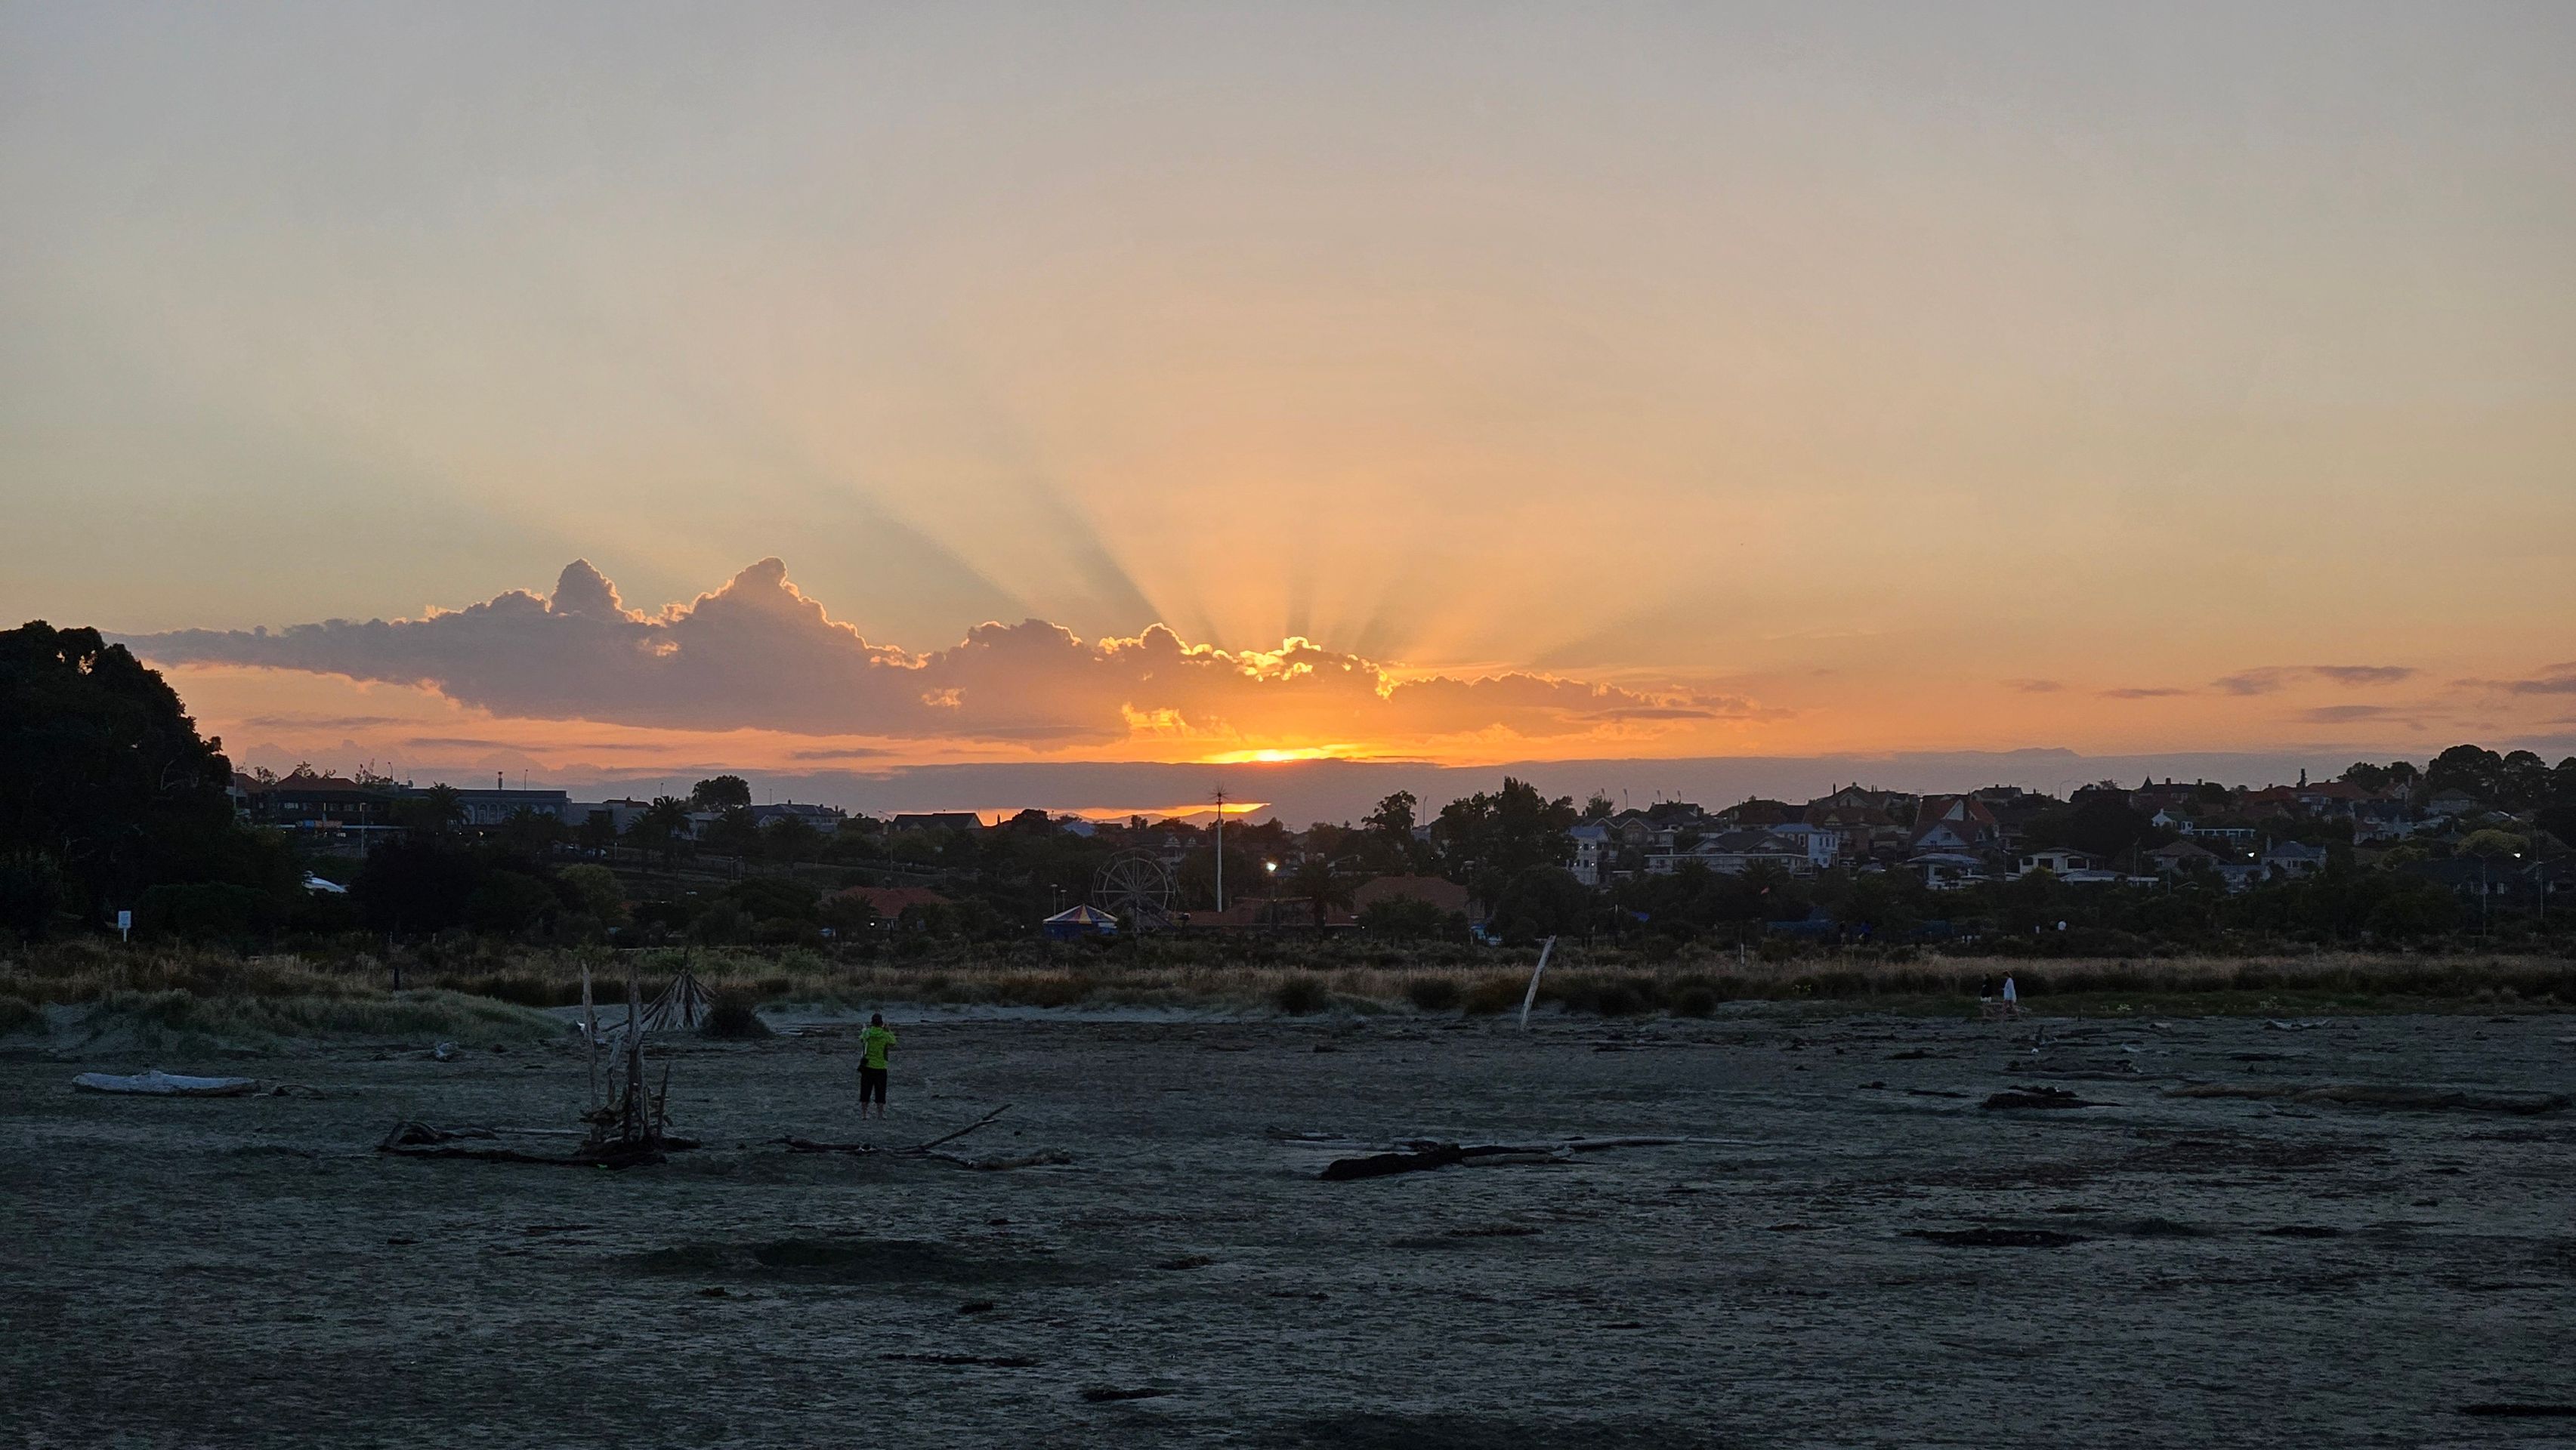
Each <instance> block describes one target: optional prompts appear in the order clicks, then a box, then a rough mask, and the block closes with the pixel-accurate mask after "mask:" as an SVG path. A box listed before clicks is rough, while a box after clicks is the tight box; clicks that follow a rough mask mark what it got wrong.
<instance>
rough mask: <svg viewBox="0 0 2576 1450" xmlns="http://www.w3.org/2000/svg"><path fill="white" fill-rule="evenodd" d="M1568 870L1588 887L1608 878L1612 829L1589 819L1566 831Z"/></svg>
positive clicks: (1566, 865) (1566, 863)
mask: <svg viewBox="0 0 2576 1450" xmlns="http://www.w3.org/2000/svg"><path fill="white" fill-rule="evenodd" d="M1565 842H1566V851H1567V856H1566V862H1565V869H1566V870H1567V871H1569V872H1572V873H1573V875H1574V879H1575V880H1577V881H1580V882H1582V883H1583V884H1584V885H1586V886H1598V885H1600V884H1601V883H1602V882H1603V881H1605V880H1607V879H1608V875H1609V870H1610V858H1611V855H1612V854H1613V852H1612V848H1611V845H1610V828H1609V827H1608V826H1606V825H1603V824H1601V823H1600V822H1598V821H1586V822H1584V823H1583V824H1582V825H1579V826H1575V827H1573V828H1571V829H1570V830H1568V831H1567V832H1566V833H1565Z"/></svg>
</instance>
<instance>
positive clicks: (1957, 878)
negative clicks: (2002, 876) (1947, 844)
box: [1905, 851, 1994, 891]
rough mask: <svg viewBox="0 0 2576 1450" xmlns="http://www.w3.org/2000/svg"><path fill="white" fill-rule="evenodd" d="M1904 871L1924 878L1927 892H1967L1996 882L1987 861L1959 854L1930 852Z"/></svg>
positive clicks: (1978, 857) (1906, 864)
mask: <svg viewBox="0 0 2576 1450" xmlns="http://www.w3.org/2000/svg"><path fill="white" fill-rule="evenodd" d="M1905 869H1907V870H1909V871H1912V872H1914V873H1915V874H1916V875H1918V876H1920V877H1922V878H1923V887H1924V889H1925V890H1927V891H1965V890H1967V889H1968V888H1969V887H1971V886H1982V885H1984V884H1985V883H1986V882H1988V881H1992V880H1993V879H1994V877H1993V876H1992V875H1990V874H1988V872H1987V870H1986V862H1985V858H1984V857H1982V856H1971V855H1968V854H1966V853H1964V852H1959V851H1927V852H1925V853H1924V854H1922V855H1920V856H1915V857H1912V858H1911V859H1909V860H1907V861H1906V863H1905Z"/></svg>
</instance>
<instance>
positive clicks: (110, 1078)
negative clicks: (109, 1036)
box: [72, 1067, 322, 1098]
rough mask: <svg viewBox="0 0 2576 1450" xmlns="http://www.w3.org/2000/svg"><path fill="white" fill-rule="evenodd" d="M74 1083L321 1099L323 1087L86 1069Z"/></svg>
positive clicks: (171, 1094)
mask: <svg viewBox="0 0 2576 1450" xmlns="http://www.w3.org/2000/svg"><path fill="white" fill-rule="evenodd" d="M72 1086H73V1088H75V1089H76V1090H78V1091H81V1092H85V1093H118V1094H123V1095H125V1096H128V1097H141V1098H248V1097H270V1098H318V1097H320V1096H322V1090H321V1089H320V1088H312V1087H306V1086H305V1085H304V1084H302V1083H300V1082H268V1081H265V1080H263V1079H260V1078H255V1077H188V1076H185V1075H182V1074H180V1073H174V1072H163V1071H162V1070H161V1069H159V1068H157V1067H156V1068H153V1069H152V1070H150V1071H149V1072H138V1073H130V1074H128V1073H113V1072H85V1073H82V1074H80V1075H79V1076H78V1077H75V1078H73V1079H72Z"/></svg>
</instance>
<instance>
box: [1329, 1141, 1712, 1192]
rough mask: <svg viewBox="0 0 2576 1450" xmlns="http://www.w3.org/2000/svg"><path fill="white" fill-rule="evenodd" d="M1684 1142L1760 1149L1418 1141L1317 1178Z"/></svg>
mask: <svg viewBox="0 0 2576 1450" xmlns="http://www.w3.org/2000/svg"><path fill="white" fill-rule="evenodd" d="M1684 1144H1715V1145H1719V1146H1723V1147H1730V1148H1748V1147H1753V1146H1756V1145H1754V1144H1753V1143H1751V1142H1749V1141H1747V1140H1745V1139H1741V1138H1687V1137H1685V1138H1569V1139H1566V1140H1565V1141H1563V1142H1557V1143H1472V1144H1459V1143H1436V1142H1413V1143H1407V1144H1405V1145H1404V1146H1402V1147H1400V1148H1398V1149H1396V1150H1395V1151H1394V1152H1390V1153H1368V1154H1363V1155H1361V1156H1360V1157H1357V1158H1336V1159H1334V1160H1333V1161H1332V1162H1330V1163H1327V1164H1325V1165H1324V1170H1323V1171H1322V1172H1321V1173H1318V1174H1317V1175H1315V1176H1316V1177H1318V1178H1321V1179H1322V1180H1324V1181H1325V1182H1327V1183H1348V1182H1352V1181H1354V1180H1356V1179H1361V1178H1385V1177H1389V1176H1391V1175H1394V1174H1397V1173H1422V1172H1428V1171H1430V1170H1432V1169H1435V1168H1447V1167H1449V1166H1451V1165H1453V1164H1474V1165H1488V1166H1499V1165H1503V1164H1513V1163H1567V1162H1571V1161H1573V1159H1574V1156H1575V1155H1576V1154H1578V1153H1604V1152H1608V1151H1610V1150H1612V1149H1614V1148H1673V1147H1680V1146H1682V1145H1684Z"/></svg>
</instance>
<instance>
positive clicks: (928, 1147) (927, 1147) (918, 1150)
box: [897, 1103, 1011, 1153]
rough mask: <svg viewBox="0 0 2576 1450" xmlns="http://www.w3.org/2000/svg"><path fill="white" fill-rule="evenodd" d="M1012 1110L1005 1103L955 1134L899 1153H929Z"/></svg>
mask: <svg viewBox="0 0 2576 1450" xmlns="http://www.w3.org/2000/svg"><path fill="white" fill-rule="evenodd" d="M1010 1110H1011V1105H1010V1104H1009V1103H1004V1104H1002V1105H1001V1106H1000V1107H998V1108H995V1109H994V1110H993V1111H991V1112H989V1113H986V1114H985V1115H984V1116H982V1117H980V1118H977V1119H976V1120H975V1121H973V1122H971V1123H968V1124H967V1125H966V1126H965V1127H962V1128H960V1129H958V1130H957V1131H956V1132H954V1133H945V1134H942V1135H941V1136H939V1137H936V1138H933V1139H931V1140H930V1141H929V1142H927V1143H916V1144H914V1145H913V1146H911V1147H910V1148H904V1149H898V1150H897V1151H898V1152H904V1153H927V1152H929V1151H930V1150H931V1149H933V1148H936V1147H938V1146H939V1145H940V1144H942V1143H953V1142H955V1141H957V1140H958V1139H960V1138H963V1137H965V1136H966V1135H967V1134H969V1133H971V1132H974V1131H975V1130H976V1129H977V1128H980V1127H983V1126H984V1125H985V1124H987V1123H989V1122H991V1121H993V1120H994V1119H995V1118H998V1117H1000V1116H1001V1115H1002V1114H1004V1113H1007V1112H1009V1111H1010Z"/></svg>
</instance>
